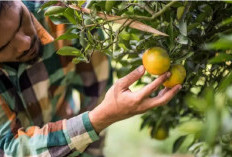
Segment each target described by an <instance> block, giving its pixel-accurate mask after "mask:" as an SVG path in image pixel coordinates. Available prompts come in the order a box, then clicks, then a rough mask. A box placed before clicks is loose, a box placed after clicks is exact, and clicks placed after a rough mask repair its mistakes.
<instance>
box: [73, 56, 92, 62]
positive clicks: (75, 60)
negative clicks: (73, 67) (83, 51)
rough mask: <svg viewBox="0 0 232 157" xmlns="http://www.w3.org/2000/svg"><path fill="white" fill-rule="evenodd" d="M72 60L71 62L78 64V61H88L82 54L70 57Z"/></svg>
mask: <svg viewBox="0 0 232 157" xmlns="http://www.w3.org/2000/svg"><path fill="white" fill-rule="evenodd" d="M72 62H73V63H74V64H78V63H80V62H85V63H88V59H87V58H86V57H84V56H79V57H75V58H73V59H72Z"/></svg>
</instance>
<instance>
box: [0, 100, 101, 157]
mask: <svg viewBox="0 0 232 157" xmlns="http://www.w3.org/2000/svg"><path fill="white" fill-rule="evenodd" d="M0 102H1V103H0V119H1V120H0V156H35V157H36V156H67V155H69V154H71V153H73V152H75V155H78V154H79V153H82V152H83V151H84V150H85V149H86V147H87V146H88V145H89V144H90V143H92V142H94V141H96V140H98V139H99V136H98V135H97V134H96V132H95V131H94V129H93V127H92V124H91V122H90V120H89V116H88V112H84V113H82V114H80V115H78V116H76V117H73V118H71V119H64V120H60V121H57V122H54V123H47V124H45V125H44V126H42V127H39V126H30V127H27V128H24V127H22V126H21V125H20V120H21V119H18V118H17V116H18V115H16V113H15V112H12V111H11V109H10V108H9V106H8V105H7V104H6V103H4V101H3V100H2V99H1V100H0Z"/></svg>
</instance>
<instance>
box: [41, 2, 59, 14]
mask: <svg viewBox="0 0 232 157" xmlns="http://www.w3.org/2000/svg"><path fill="white" fill-rule="evenodd" d="M57 3H58V1H48V2H46V3H44V4H43V5H41V7H40V9H39V10H38V13H39V12H40V11H42V10H44V9H45V8H47V7H49V6H51V5H54V4H57Z"/></svg>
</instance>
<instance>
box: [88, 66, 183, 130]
mask: <svg viewBox="0 0 232 157" xmlns="http://www.w3.org/2000/svg"><path fill="white" fill-rule="evenodd" d="M144 72H145V69H144V67H143V66H140V67H139V68H137V69H135V70H134V71H132V72H131V73H130V74H128V75H127V76H125V77H123V78H121V79H119V80H118V81H117V82H116V83H115V84H114V85H113V86H112V87H111V88H110V89H109V91H108V92H107V93H106V96H105V98H104V100H103V101H102V103H101V104H100V105H98V106H97V107H96V108H95V109H94V110H92V111H90V112H89V118H90V121H91V123H92V125H93V127H94V129H95V131H96V132H98V133H99V132H100V131H101V130H103V129H104V128H106V127H107V126H109V125H111V124H112V123H114V122H117V121H119V120H122V119H126V118H129V117H131V116H134V115H136V114H140V113H144V112H145V111H147V110H150V109H152V108H154V107H157V106H161V105H164V104H167V103H168V102H169V101H170V100H171V99H172V98H173V97H174V96H175V95H176V93H177V92H178V91H179V90H180V89H181V85H176V86H174V87H173V88H171V89H168V88H164V89H163V90H161V91H160V92H159V94H158V96H156V97H154V98H149V95H150V94H151V93H152V92H153V91H155V90H157V89H158V88H159V86H160V85H162V84H163V83H164V82H165V81H166V79H167V78H169V77H170V75H171V73H170V72H166V73H164V74H163V75H160V76H159V77H158V78H157V79H156V80H154V81H153V82H152V83H150V84H148V85H147V86H145V87H143V88H142V89H141V90H139V91H137V92H131V91H130V89H129V86H130V85H132V84H133V83H134V82H135V81H137V80H138V79H139V78H141V77H142V76H143V74H144Z"/></svg>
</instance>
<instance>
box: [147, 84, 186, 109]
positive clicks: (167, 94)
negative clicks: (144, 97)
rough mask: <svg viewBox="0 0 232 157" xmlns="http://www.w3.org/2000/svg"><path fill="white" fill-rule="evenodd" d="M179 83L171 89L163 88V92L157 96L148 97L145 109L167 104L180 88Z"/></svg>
mask: <svg viewBox="0 0 232 157" xmlns="http://www.w3.org/2000/svg"><path fill="white" fill-rule="evenodd" d="M181 87H182V86H181V85H176V86H174V87H173V88H171V89H164V92H163V93H162V94H161V95H160V96H157V97H154V98H150V99H149V100H148V101H147V102H146V104H147V105H148V106H147V109H151V108H153V107H156V106H161V105H164V104H167V103H168V102H169V101H170V100H171V99H172V98H173V97H174V96H175V95H176V94H177V93H178V92H179V91H180V89H181Z"/></svg>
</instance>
